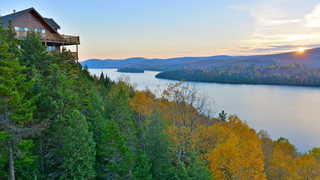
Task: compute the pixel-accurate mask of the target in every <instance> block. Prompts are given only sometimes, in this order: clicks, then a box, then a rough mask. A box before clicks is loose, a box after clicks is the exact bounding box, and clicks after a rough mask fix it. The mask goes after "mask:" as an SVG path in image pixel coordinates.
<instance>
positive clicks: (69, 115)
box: [0, 28, 320, 180]
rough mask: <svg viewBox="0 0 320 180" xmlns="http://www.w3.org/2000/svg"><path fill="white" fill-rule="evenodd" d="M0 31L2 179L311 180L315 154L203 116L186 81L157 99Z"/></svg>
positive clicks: (31, 39) (231, 119)
mask: <svg viewBox="0 0 320 180" xmlns="http://www.w3.org/2000/svg"><path fill="white" fill-rule="evenodd" d="M14 36H15V33H14V31H13V30H11V29H1V28H0V177H1V179H11V180H13V179H22V180H24V179H27V180H29V179H30V180H31V179H32V180H34V179H61V180H62V179H70V180H71V179H72V180H74V179H77V180H78V179H79V180H81V179H83V180H84V179H110V180H113V179H130V180H138V179H139V180H148V179H150V180H151V179H159V180H163V179H168V180H171V179H172V180H178V179H181V180H182V179H190V180H192V179H194V180H200V179H201V180H206V179H208V180H209V179H227V180H229V179H230V180H233V179H257V180H258V179H259V180H261V179H317V178H318V179H319V178H320V172H319V171H320V149H319V148H314V149H312V150H310V151H309V152H307V153H305V154H300V153H298V152H297V151H296V149H295V147H294V146H293V145H291V144H290V143H289V141H288V140H287V139H285V138H280V139H278V140H272V139H271V138H269V136H268V135H267V133H266V132H256V131H255V130H254V129H252V128H250V127H249V126H248V125H247V124H245V123H243V122H242V121H241V120H240V119H239V118H238V117H237V116H234V115H228V114H226V113H225V112H221V113H220V114H219V116H218V117H214V118H213V117H211V116H209V113H208V111H207V104H206V102H205V100H204V99H202V98H199V97H198V96H197V93H196V92H195V91H193V90H192V89H191V88H189V87H188V86H185V85H184V84H181V83H178V84H171V85H169V86H168V88H167V89H166V90H164V91H163V92H162V96H161V97H156V96H155V95H154V94H152V93H151V92H150V91H136V90H135V89H134V88H133V87H132V86H131V85H130V84H128V83H126V82H124V81H119V82H113V81H111V80H110V79H109V78H108V77H106V76H105V75H104V74H101V75H100V77H96V76H91V75H90V74H89V72H88V70H87V69H85V68H83V67H81V65H80V64H79V63H77V62H75V61H73V60H70V59H72V55H71V54H70V53H69V52H68V51H66V50H63V51H62V52H51V53H48V52H47V51H46V48H45V47H44V46H43V45H42V43H41V39H40V37H39V36H38V35H37V34H36V33H30V34H28V36H27V39H26V40H25V41H21V42H19V41H17V40H16V39H15V38H14Z"/></svg>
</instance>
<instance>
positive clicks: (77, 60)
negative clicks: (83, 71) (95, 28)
mask: <svg viewBox="0 0 320 180" xmlns="http://www.w3.org/2000/svg"><path fill="white" fill-rule="evenodd" d="M76 49H77V50H76V52H77V57H76V59H77V62H79V51H78V50H79V49H78V44H77V45H76Z"/></svg>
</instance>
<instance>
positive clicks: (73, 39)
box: [16, 31, 80, 46]
mask: <svg viewBox="0 0 320 180" xmlns="http://www.w3.org/2000/svg"><path fill="white" fill-rule="evenodd" d="M27 34H28V32H26V31H16V38H17V39H18V40H25V39H26V37H27ZM40 37H41V39H42V41H43V42H44V43H49V44H58V45H62V46H68V45H79V44H80V37H79V36H70V35H64V34H55V36H48V35H46V34H40Z"/></svg>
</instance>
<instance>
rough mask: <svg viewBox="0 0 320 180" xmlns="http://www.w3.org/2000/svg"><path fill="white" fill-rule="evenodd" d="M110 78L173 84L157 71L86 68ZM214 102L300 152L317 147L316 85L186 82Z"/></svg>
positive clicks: (153, 85) (319, 111) (153, 86)
mask: <svg viewBox="0 0 320 180" xmlns="http://www.w3.org/2000/svg"><path fill="white" fill-rule="evenodd" d="M90 72H91V73H92V74H96V75H100V73H101V72H103V73H104V74H107V75H108V76H109V77H110V78H111V79H112V80H118V79H119V78H128V79H129V80H130V82H131V83H132V84H133V85H135V87H136V89H138V90H144V89H146V88H148V89H150V90H151V91H153V92H154V93H159V91H160V90H161V89H164V88H166V87H167V86H168V84H169V83H174V82H175V81H171V80H162V79H156V78H155V77H154V76H155V75H156V74H157V73H158V72H153V71H146V72H145V73H119V72H116V69H90ZM190 84H191V85H192V86H194V87H195V88H196V89H197V90H198V91H199V93H200V95H201V96H203V97H207V99H208V100H210V101H212V102H214V104H213V106H212V111H213V112H216V113H217V112H220V111H221V110H225V111H226V112H227V113H228V114H236V115H238V116H239V117H240V118H241V119H242V120H244V121H246V122H247V123H248V124H249V125H250V126H251V127H253V128H255V129H256V130H267V131H268V133H269V134H271V135H272V136H271V137H272V138H274V139H276V138H279V137H286V138H288V139H289V140H290V142H291V143H293V144H294V145H295V146H296V147H297V149H298V150H299V151H300V152H305V151H308V150H309V149H310V148H312V147H320V88H309V87H288V86H265V85H230V84H216V83H193V82H192V83H190Z"/></svg>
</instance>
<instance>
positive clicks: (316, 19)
mask: <svg viewBox="0 0 320 180" xmlns="http://www.w3.org/2000/svg"><path fill="white" fill-rule="evenodd" d="M305 20H306V24H305V25H306V27H310V28H320V4H318V5H317V6H316V7H315V8H314V9H313V10H312V12H311V13H309V14H307V15H306V16H305Z"/></svg>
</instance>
